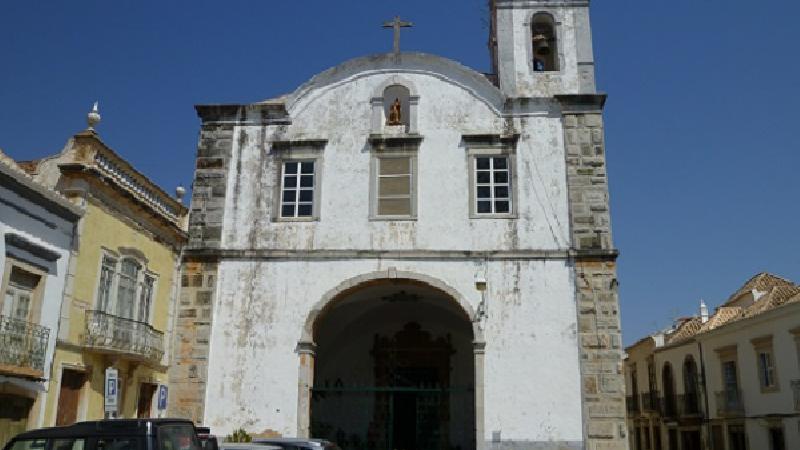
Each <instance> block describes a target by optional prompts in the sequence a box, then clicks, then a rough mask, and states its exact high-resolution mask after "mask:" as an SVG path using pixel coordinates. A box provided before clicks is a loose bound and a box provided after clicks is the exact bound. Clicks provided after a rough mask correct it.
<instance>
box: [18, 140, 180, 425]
mask: <svg viewBox="0 0 800 450" xmlns="http://www.w3.org/2000/svg"><path fill="white" fill-rule="evenodd" d="M29 165H30V168H29V170H30V171H32V172H33V174H34V176H35V178H36V179H38V180H39V181H41V182H42V183H44V184H46V185H49V186H51V187H52V188H54V189H56V190H58V191H60V192H61V193H62V194H63V195H64V196H65V197H67V198H68V199H69V200H70V201H72V202H73V203H74V204H75V205H77V206H80V207H81V208H83V210H84V211H85V212H84V215H83V217H82V219H81V221H80V223H79V225H78V232H77V238H76V245H75V246H74V249H73V254H72V258H71V262H70V266H69V270H68V274H67V283H66V288H65V294H64V300H63V303H62V306H61V313H60V321H59V331H58V339H57V341H56V349H55V354H54V357H53V363H52V365H51V374H50V381H49V383H48V386H47V395H46V401H45V405H44V408H45V409H44V416H43V425H44V426H53V425H65V424H69V423H73V422H75V421H80V420H93V419H101V418H103V417H109V416H116V417H120V418H134V417H156V416H158V415H159V411H158V410H157V399H156V395H157V392H158V386H159V385H166V384H167V367H168V365H169V360H170V355H169V348H170V347H171V346H170V345H169V344H170V342H171V339H172V336H171V330H172V322H173V317H174V310H175V301H176V297H177V290H178V284H177V283H178V281H179V280H178V279H177V276H178V272H177V269H178V262H179V257H180V250H181V248H182V246H183V244H184V243H185V242H186V233H185V231H184V224H185V218H186V213H187V209H186V208H185V207H184V206H183V205H182V204H181V203H180V201H179V200H176V199H175V198H172V197H171V196H170V195H169V194H167V193H166V192H164V191H163V190H162V189H161V188H159V187H158V186H157V185H156V184H154V183H153V182H152V181H150V180H149V179H148V178H147V177H145V176H144V175H142V174H141V173H139V172H138V171H136V169H134V168H133V167H132V166H131V165H130V164H129V163H128V162H126V161H125V160H124V159H122V158H121V157H120V156H119V155H118V154H116V153H115V152H114V151H113V150H112V149H111V148H109V147H108V146H107V145H105V144H104V143H103V142H102V141H101V140H100V138H99V136H98V135H97V133H96V132H95V131H94V130H92V129H91V128H89V129H88V130H86V131H84V132H81V133H78V134H76V135H75V136H73V137H72V138H71V139H70V140H69V141H68V143H67V145H66V147H65V148H64V149H63V150H62V151H61V152H60V153H59V154H57V155H54V156H53V157H50V158H46V159H43V160H40V161H37V162H35V163H34V164H31V163H29ZM107 368H114V369H116V370H117V373H118V376H119V398H118V406H117V410H116V412H113V413H111V412H109V411H106V408H105V404H104V386H105V372H106V369H107Z"/></svg>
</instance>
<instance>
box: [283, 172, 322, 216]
mask: <svg viewBox="0 0 800 450" xmlns="http://www.w3.org/2000/svg"><path fill="white" fill-rule="evenodd" d="M315 185H316V180H315V179H314V161H284V162H283V179H282V181H281V217H284V218H298V217H312V216H313V215H314V187H315Z"/></svg>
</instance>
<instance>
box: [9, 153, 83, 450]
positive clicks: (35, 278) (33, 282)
mask: <svg viewBox="0 0 800 450" xmlns="http://www.w3.org/2000/svg"><path fill="white" fill-rule="evenodd" d="M82 215H83V209H82V208H80V207H79V206H77V205H74V204H72V203H71V202H70V201H68V200H67V199H66V198H64V197H63V196H61V195H59V194H58V193H56V192H53V191H51V190H50V189H48V188H46V187H45V186H43V185H42V184H40V183H37V182H36V181H34V180H33V179H32V178H31V177H30V176H29V175H28V174H26V173H25V172H24V170H22V168H20V167H19V166H17V165H16V164H15V163H14V161H13V160H12V159H11V158H9V157H7V156H6V155H5V154H4V153H3V152H2V151H0V237H1V238H0V289H2V293H3V295H2V296H0V445H2V444H5V442H7V441H8V440H9V439H10V438H11V437H12V436H13V435H15V434H16V433H19V432H21V431H24V430H26V429H28V428H35V427H39V426H42V425H43V420H42V419H43V415H44V414H43V413H44V409H43V404H44V400H45V398H46V392H47V388H48V386H49V381H50V374H51V370H50V368H51V363H52V361H53V355H54V353H55V347H56V334H57V331H58V320H59V311H60V309H61V299H62V296H63V293H64V286H65V284H66V283H67V275H66V274H67V269H68V267H69V262H70V254H71V250H72V248H73V244H74V236H75V231H76V227H77V224H78V221H79V220H80V218H81V216H82Z"/></svg>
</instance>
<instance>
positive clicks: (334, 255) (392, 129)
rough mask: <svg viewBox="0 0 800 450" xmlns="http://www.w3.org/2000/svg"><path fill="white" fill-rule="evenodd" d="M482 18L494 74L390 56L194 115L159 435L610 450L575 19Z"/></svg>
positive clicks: (612, 308) (590, 108) (584, 18)
mask: <svg viewBox="0 0 800 450" xmlns="http://www.w3.org/2000/svg"><path fill="white" fill-rule="evenodd" d="M490 3H491V14H492V21H491V22H492V32H491V36H490V44H491V48H492V57H493V61H494V65H495V69H496V73H494V74H492V75H488V76H487V75H484V74H480V73H478V72H476V71H474V70H472V69H469V68H467V67H464V66H462V65H460V64H458V63H456V62H454V61H450V60H447V59H444V58H441V57H438V56H433V55H428V54H420V53H402V52H395V53H390V54H383V55H373V56H368V57H363V58H357V59H354V60H351V61H347V62H345V63H343V64H341V65H339V66H337V67H334V68H332V69H330V70H328V71H325V72H323V73H321V74H319V75H317V76H315V77H314V78H312V79H311V80H310V81H309V82H307V83H306V84H304V85H302V86H300V87H299V88H298V89H297V90H295V91H294V92H293V93H291V94H289V95H286V96H283V97H280V98H276V99H271V100H266V101H263V102H258V103H253V104H247V105H203V106H198V107H197V111H198V114H199V115H200V117H201V119H202V121H203V124H202V129H201V136H200V143H199V147H198V158H197V172H196V176H195V182H194V185H193V187H194V189H193V199H192V206H191V211H192V212H191V217H190V245H189V249H188V250H187V251H186V252H185V265H184V279H183V291H182V295H181V305H180V311H179V319H178V331H177V334H178V339H177V341H176V346H177V347H176V354H177V361H176V365H175V366H174V371H173V374H172V375H173V376H172V378H171V389H172V390H171V396H172V397H171V401H170V402H171V403H170V404H171V405H172V406H171V408H172V410H171V411H170V412H171V413H172V414H179V415H188V416H192V417H194V418H195V419H196V420H198V421H201V422H203V423H204V424H205V425H207V426H211V427H212V430H214V431H215V432H217V433H227V432H230V431H231V430H233V429H235V428H239V427H243V428H245V429H246V430H247V431H248V432H250V433H252V434H256V435H265V434H278V435H284V436H295V435H299V436H308V435H313V436H315V437H326V438H330V439H332V440H335V441H337V442H338V443H339V444H340V445H341V446H342V447H343V448H346V449H356V448H359V449H360V448H392V449H395V448H397V449H411V448H426V449H427V448H437V449H438V448H441V449H448V448H461V449H473V448H497V449H500V448H509V449H511V448H514V449H517V448H519V449H523V448H524V449H528V448H536V449H565V448H569V449H583V448H587V449H595V448H597V449H600V448H603V449H622V448H626V447H627V439H626V437H625V435H624V433H625V427H624V401H623V400H624V393H623V381H622V375H621V371H620V370H619V368H620V361H621V348H620V339H619V321H618V301H617V296H616V275H615V265H614V264H615V263H614V261H615V259H616V255H617V252H616V251H615V250H614V248H613V244H612V241H611V233H610V225H609V213H608V192H607V184H606V181H607V180H606V173H605V147H604V144H603V129H602V117H601V112H602V106H603V103H604V101H605V96H604V95H601V94H598V93H597V91H596V89H595V85H594V68H593V58H592V43H591V34H590V30H589V14H588V13H589V11H588V2H586V1H573V0H566V1H559V2H552V1H545V0H526V1H520V0H513V1H512V0H505V1H493V2H490ZM206 349H207V350H206Z"/></svg>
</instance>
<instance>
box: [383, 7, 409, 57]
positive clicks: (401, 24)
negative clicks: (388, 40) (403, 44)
mask: <svg viewBox="0 0 800 450" xmlns="http://www.w3.org/2000/svg"><path fill="white" fill-rule="evenodd" d="M413 26H414V24H413V23H411V22H403V21H402V20H400V16H394V20H390V21H389V22H384V23H383V28H394V53H395V54H398V53H400V28H409V27H413Z"/></svg>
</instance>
